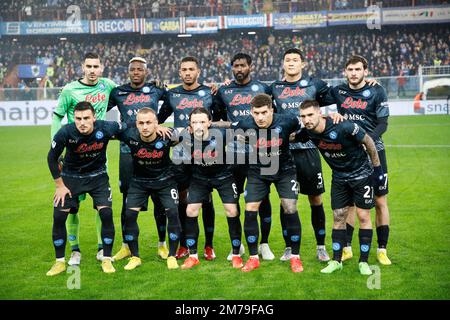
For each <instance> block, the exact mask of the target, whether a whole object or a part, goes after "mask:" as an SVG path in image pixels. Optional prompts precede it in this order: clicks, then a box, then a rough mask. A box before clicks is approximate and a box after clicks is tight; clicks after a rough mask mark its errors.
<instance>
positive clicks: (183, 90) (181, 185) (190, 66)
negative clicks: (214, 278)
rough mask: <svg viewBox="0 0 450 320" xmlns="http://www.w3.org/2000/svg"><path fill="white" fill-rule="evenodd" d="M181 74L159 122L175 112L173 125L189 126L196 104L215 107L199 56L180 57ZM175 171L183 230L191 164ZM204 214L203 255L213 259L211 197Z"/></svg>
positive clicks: (182, 251) (185, 252)
mask: <svg viewBox="0 0 450 320" xmlns="http://www.w3.org/2000/svg"><path fill="white" fill-rule="evenodd" d="M179 75H180V78H181V80H182V81H183V84H182V85H180V86H178V87H175V88H173V89H170V90H169V91H168V92H167V93H166V96H165V99H164V103H163V105H162V106H161V109H160V111H159V113H158V121H159V123H163V122H164V121H166V120H167V118H168V117H169V116H170V115H171V114H172V113H173V115H174V127H176V128H187V127H188V126H189V114H190V113H191V111H192V110H193V109H194V108H199V107H204V108H206V109H207V110H208V111H213V110H212V109H215V107H214V104H213V97H212V95H211V88H210V87H208V86H206V85H204V84H200V83H199V82H198V78H199V76H200V66H199V63H198V60H197V59H196V58H194V57H184V58H183V59H181V62H180V68H179ZM181 151H182V150H181ZM177 153H178V151H177V148H174V152H173V158H177V157H178V154H177ZM175 171H176V174H175V178H176V180H177V183H178V191H179V195H180V204H179V207H178V212H179V215H180V221H181V227H182V230H184V229H185V219H186V207H187V203H186V201H187V199H186V192H187V189H188V187H189V183H190V166H188V165H183V164H180V165H177V166H176V167H175ZM202 218H203V226H204V228H205V251H204V257H205V258H206V260H213V259H215V258H216V255H215V253H214V249H213V236H214V220H215V212H214V206H213V202H212V197H210V198H209V199H208V200H207V201H204V202H203V214H202ZM187 255H188V250H187V247H186V238H185V235H184V232H183V231H182V233H181V238H180V249H179V250H178V252H177V259H181V258H183V257H185V256H187Z"/></svg>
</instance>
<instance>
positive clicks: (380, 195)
mask: <svg viewBox="0 0 450 320" xmlns="http://www.w3.org/2000/svg"><path fill="white" fill-rule="evenodd" d="M344 72H345V77H346V79H347V83H344V84H341V85H339V86H336V87H334V88H333V89H332V90H331V91H330V96H331V101H329V102H330V103H336V105H337V110H338V112H339V113H340V114H342V115H344V116H345V117H346V118H347V119H349V120H352V121H353V122H355V123H357V124H358V125H359V126H360V127H361V128H363V129H364V130H365V131H366V132H367V134H368V135H369V136H370V137H371V138H372V139H373V140H374V141H375V145H376V147H377V152H378V157H379V158H380V161H381V166H382V168H383V172H384V175H385V177H386V179H385V182H386V184H385V185H380V186H378V187H377V188H375V211H376V216H375V217H376V218H375V222H376V230H377V238H378V249H377V260H378V261H379V262H380V263H381V264H383V265H390V264H391V261H390V260H389V258H388V256H387V252H386V247H387V243H388V238H389V208H388V205H387V194H388V192H389V189H388V168H387V161H386V151H385V147H384V143H383V140H382V138H381V135H382V134H383V133H384V132H386V130H387V126H388V117H389V107H388V103H387V94H386V90H385V89H384V88H383V87H382V86H380V85H378V84H377V85H375V86H370V85H368V84H367V81H366V79H365V78H366V77H367V75H368V63H367V60H366V59H365V58H364V57H361V56H352V57H350V58H349V60H348V61H347V62H346V64H345V70H344ZM354 225H355V211H354V209H351V210H350V212H349V215H348V219H347V245H346V247H345V248H344V251H343V257H342V260H343V261H345V260H347V259H350V258H351V257H352V256H353V253H352V249H351V242H352V236H353V230H354Z"/></svg>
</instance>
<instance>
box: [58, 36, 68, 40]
mask: <svg viewBox="0 0 450 320" xmlns="http://www.w3.org/2000/svg"><path fill="white" fill-rule="evenodd" d="M59 40H61V41H66V40H67V38H66V37H61V38H59Z"/></svg>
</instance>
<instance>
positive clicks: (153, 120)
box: [118, 107, 181, 270]
mask: <svg viewBox="0 0 450 320" xmlns="http://www.w3.org/2000/svg"><path fill="white" fill-rule="evenodd" d="M136 127H137V128H130V129H127V130H126V131H124V132H123V133H121V134H119V135H118V138H119V139H120V140H121V141H122V142H124V143H125V144H126V145H127V146H128V147H129V150H130V155H131V156H132V159H133V160H132V165H133V177H132V179H131V181H130V185H129V188H128V189H127V198H126V202H125V204H126V213H125V217H124V222H123V223H124V225H123V237H124V239H125V241H127V243H128V246H129V250H130V252H131V256H132V257H131V259H130V261H129V262H128V264H127V265H126V266H125V270H133V269H135V268H136V267H138V266H140V265H141V264H142V261H141V258H140V257H139V246H138V241H139V226H138V224H137V218H138V214H139V212H140V211H145V210H147V204H148V197H149V196H151V197H152V200H153V201H154V202H155V200H156V199H157V200H158V201H159V202H160V203H161V205H162V207H163V210H164V212H163V216H164V218H165V216H167V220H168V224H167V232H168V233H169V252H168V257H167V267H168V268H169V269H177V268H178V263H177V260H176V258H175V254H176V251H177V247H178V241H179V238H180V232H181V225H180V220H179V217H178V191H177V184H176V181H175V179H174V172H173V163H172V161H171V160H170V148H171V146H172V145H173V143H172V141H171V140H169V139H167V138H164V137H161V136H158V132H157V128H158V119H157V115H156V112H155V111H154V110H153V109H150V108H148V107H143V108H141V109H139V111H137V114H136ZM158 232H159V231H158Z"/></svg>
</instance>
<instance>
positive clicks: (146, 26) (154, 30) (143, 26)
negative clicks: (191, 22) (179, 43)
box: [139, 18, 181, 34]
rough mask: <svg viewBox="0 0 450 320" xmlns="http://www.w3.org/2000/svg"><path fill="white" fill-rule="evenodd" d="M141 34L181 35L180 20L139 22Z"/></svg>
mask: <svg viewBox="0 0 450 320" xmlns="http://www.w3.org/2000/svg"><path fill="white" fill-rule="evenodd" d="M139 24H140V31H141V34H163V33H180V30H181V28H180V26H181V22H180V18H170V19H145V18H142V19H140V21H139Z"/></svg>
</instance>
